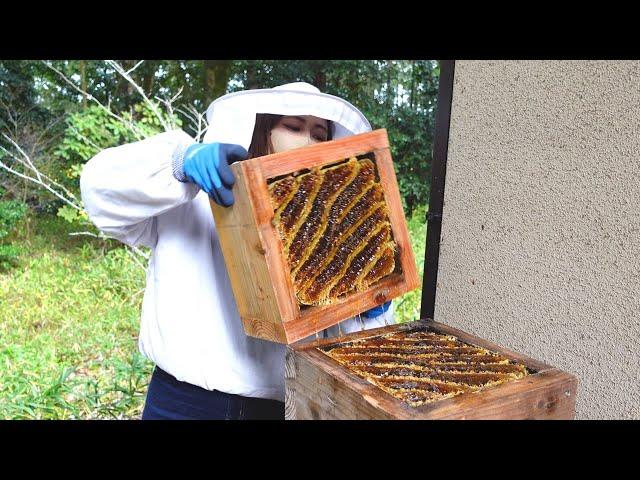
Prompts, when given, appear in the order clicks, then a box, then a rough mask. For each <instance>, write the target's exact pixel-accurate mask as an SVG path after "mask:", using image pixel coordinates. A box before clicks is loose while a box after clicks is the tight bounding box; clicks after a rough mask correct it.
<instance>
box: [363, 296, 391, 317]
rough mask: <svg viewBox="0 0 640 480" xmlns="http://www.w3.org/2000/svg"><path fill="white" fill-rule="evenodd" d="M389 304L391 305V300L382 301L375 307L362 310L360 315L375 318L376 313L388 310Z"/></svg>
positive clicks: (379, 313) (380, 313)
mask: <svg viewBox="0 0 640 480" xmlns="http://www.w3.org/2000/svg"><path fill="white" fill-rule="evenodd" d="M390 306H391V300H389V301H388V302H385V303H383V304H382V305H378V306H377V307H375V308H372V309H371V310H367V311H366V312H363V313H362V316H363V317H365V318H375V317H377V316H378V315H382V314H383V313H384V312H386V311H387V310H389V307H390Z"/></svg>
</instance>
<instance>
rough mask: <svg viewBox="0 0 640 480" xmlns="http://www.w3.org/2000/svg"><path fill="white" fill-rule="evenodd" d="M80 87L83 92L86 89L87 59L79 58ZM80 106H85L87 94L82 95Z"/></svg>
mask: <svg viewBox="0 0 640 480" xmlns="http://www.w3.org/2000/svg"><path fill="white" fill-rule="evenodd" d="M80 88H81V89H82V91H83V92H86V91H87V61H86V60H80ZM82 108H87V96H86V95H83V96H82Z"/></svg>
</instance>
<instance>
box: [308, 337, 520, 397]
mask: <svg viewBox="0 0 640 480" xmlns="http://www.w3.org/2000/svg"><path fill="white" fill-rule="evenodd" d="M318 349H319V350H320V351H321V352H323V353H324V354H325V355H328V356H329V357H331V358H333V359H334V360H335V361H337V362H338V363H340V364H341V365H344V366H345V367H346V368H348V369H349V370H350V371H352V372H353V373H355V374H356V375H358V376H359V377H361V378H364V379H366V380H367V381H369V382H370V383H372V384H374V385H376V386H377V387H379V388H381V389H382V390H384V391H386V392H387V393H389V394H391V395H393V396H394V397H396V398H398V399H400V400H402V401H404V402H406V403H407V404H409V405H410V406H412V407H418V406H421V405H425V404H428V403H432V402H435V401H438V400H443V399H445V398H450V397H454V396H456V395H460V394H462V393H467V392H478V391H480V390H483V389H486V388H488V387H493V386H496V385H500V384H502V383H505V382H509V381H512V380H516V379H519V378H523V377H524V376H526V375H528V374H529V372H528V371H527V368H526V367H525V366H524V365H522V364H519V363H516V362H513V361H511V360H509V359H508V358H507V357H505V356H503V355H501V354H499V353H495V352H491V351H489V350H486V349H484V348H482V347H478V346H476V345H471V344H468V343H464V342H461V341H460V340H458V339H457V338H456V337H454V336H452V335H443V334H439V333H435V332H431V331H428V330H424V329H423V330H414V331H410V332H394V333H388V334H384V335H378V336H374V337H369V338H365V339H361V340H354V341H350V342H344V343H337V344H332V345H329V346H325V347H319V348H318Z"/></svg>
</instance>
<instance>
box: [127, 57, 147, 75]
mask: <svg viewBox="0 0 640 480" xmlns="http://www.w3.org/2000/svg"><path fill="white" fill-rule="evenodd" d="M143 63H144V60H140V61H139V62H138V63H136V64H135V65H134V66H133V67H132V68H130V69H129V70H127V75H128V74H130V73H131V72H133V71H134V70H135V69H136V68H138V67H139V66H140V65H142V64H143Z"/></svg>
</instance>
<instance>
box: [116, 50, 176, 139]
mask: <svg viewBox="0 0 640 480" xmlns="http://www.w3.org/2000/svg"><path fill="white" fill-rule="evenodd" d="M106 62H107V64H108V65H109V66H111V67H112V68H113V69H114V70H115V71H116V72H118V73H119V74H120V75H121V76H122V77H123V78H124V79H125V80H127V81H128V82H129V83H130V84H131V85H132V86H133V88H135V89H136V90H137V92H138V93H139V94H140V96H141V97H142V99H143V100H144V102H145V103H146V104H147V106H148V107H149V108H150V109H151V111H152V112H153V113H154V115H155V116H156V117H157V119H158V121H159V122H160V124H161V125H162V126H163V128H164V129H165V131H169V130H173V128H172V126H171V125H170V124H168V123H167V122H166V121H165V119H164V117H163V116H162V114H161V113H160V111H159V110H158V107H157V105H156V104H155V103H153V102H152V101H151V100H149V97H147V94H146V93H144V90H143V89H142V88H141V87H140V85H138V84H137V83H136V82H135V80H133V78H131V75H129V73H127V72H125V70H124V68H122V66H121V65H120V64H119V63H118V62H116V61H115V60H107V61H106Z"/></svg>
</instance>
